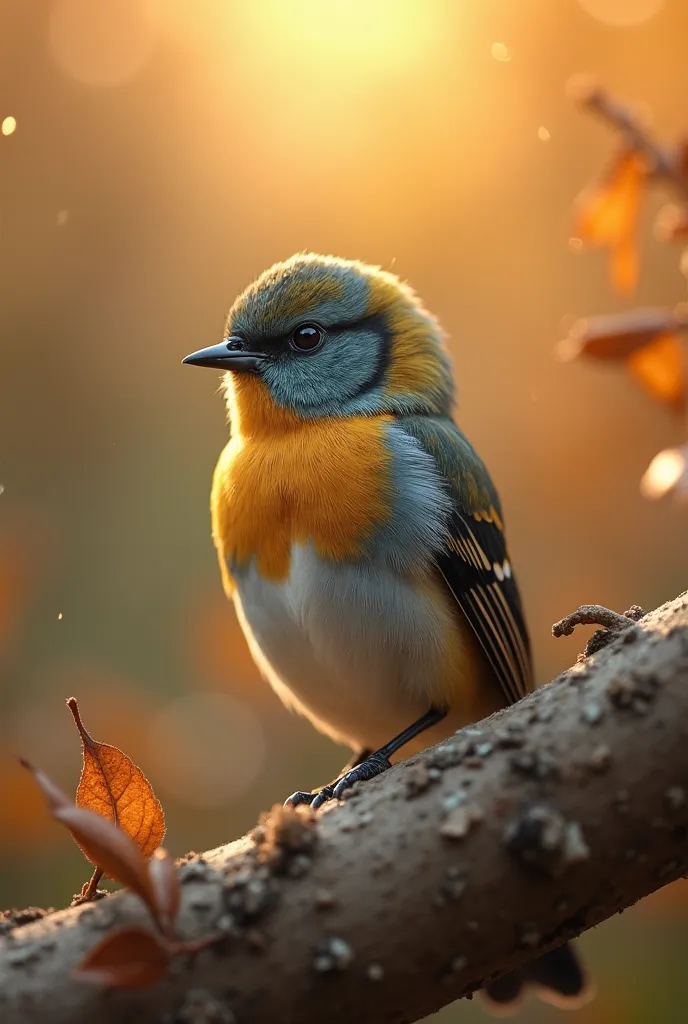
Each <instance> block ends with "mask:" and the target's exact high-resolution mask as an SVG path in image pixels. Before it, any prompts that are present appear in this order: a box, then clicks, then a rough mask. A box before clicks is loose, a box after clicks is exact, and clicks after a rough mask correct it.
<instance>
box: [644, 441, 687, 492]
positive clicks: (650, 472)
mask: <svg viewBox="0 0 688 1024" xmlns="http://www.w3.org/2000/svg"><path fill="white" fill-rule="evenodd" d="M640 490H641V492H642V494H643V495H644V497H646V498H650V499H652V500H654V501H657V500H658V499H659V498H664V497H665V496H666V495H668V494H671V495H672V496H673V497H674V498H675V499H676V500H677V501H679V502H681V503H683V504H688V445H684V446H683V447H682V448H665V449H664V451H662V452H659V453H658V454H657V455H655V457H654V459H653V460H652V462H651V463H650V465H649V466H648V467H647V469H646V470H645V473H644V475H643V478H642V480H641V481H640Z"/></svg>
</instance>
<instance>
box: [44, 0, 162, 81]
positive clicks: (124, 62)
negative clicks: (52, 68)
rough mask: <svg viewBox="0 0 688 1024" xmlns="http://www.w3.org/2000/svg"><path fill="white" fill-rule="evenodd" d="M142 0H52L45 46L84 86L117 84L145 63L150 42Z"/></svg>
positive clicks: (148, 13)
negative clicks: (47, 40)
mask: <svg viewBox="0 0 688 1024" xmlns="http://www.w3.org/2000/svg"><path fill="white" fill-rule="evenodd" d="M156 35H157V31H156V26H155V23H154V21H153V18H152V10H151V7H150V5H149V4H148V3H147V2H144V0H55V2H54V4H53V7H52V10H51V12H50V28H49V38H50V49H51V52H52V54H53V57H54V58H55V60H56V61H57V63H58V64H59V66H60V67H61V68H62V70H63V71H64V72H66V74H68V75H69V76H70V77H72V78H74V79H76V81H78V82H83V83H84V84H86V85H100V86H112V85H121V84H122V83H124V82H127V81H129V80H130V79H132V78H134V77H135V76H136V75H137V74H138V73H139V72H140V71H141V70H142V69H143V68H144V67H145V65H146V63H147V62H148V60H149V58H150V56H151V54H152V52H153V48H154V45H155V41H156Z"/></svg>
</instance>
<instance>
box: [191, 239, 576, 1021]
mask: <svg viewBox="0 0 688 1024" xmlns="http://www.w3.org/2000/svg"><path fill="white" fill-rule="evenodd" d="M184 362H185V363H191V364H193V365H195V366H208V367H213V368H214V369H218V370H223V371H228V372H227V373H226V374H225V376H224V389H225V395H226V401H227V406H228V411H229V422H230V432H231V437H230V440H229V443H228V444H227V446H226V448H225V449H224V451H223V452H222V454H221V455H220V459H219V462H218V464H217V467H216V469H215V474H214V478H213V485H212V494H211V512H212V528H213V539H214V542H215V545H216V547H217V552H218V556H219V562H220V571H221V573H222V579H223V584H224V588H225V591H226V593H227V595H228V596H229V597H230V598H231V599H232V600H233V601H234V606H235V609H236V613H237V616H238V618H239V622H240V623H241V627H242V629H243V632H244V635H245V636H246V639H247V641H248V644H249V647H250V649H251V652H252V654H253V657H254V659H255V661H256V663H257V665H258V667H259V668H260V669H261V671H262V673H263V674H264V675H265V676H266V677H267V679H268V681H269V682H270V684H271V685H272V687H273V689H274V690H275V691H276V693H277V694H278V696H279V697H280V698H281V700H282V701H283V702H284V703H285V704H286V705H287V706H288V707H290V708H293V709H294V710H296V711H298V712H299V713H301V714H302V715H305V716H306V717H307V718H308V719H310V721H311V722H312V723H313V725H314V726H315V727H316V728H317V729H319V730H320V731H321V732H324V733H326V734H327V735H328V736H330V737H331V738H332V739H333V740H335V741H337V742H339V743H344V744H347V745H349V746H350V747H351V748H352V750H353V751H354V757H353V758H352V760H351V762H350V763H349V765H348V766H347V767H346V768H345V769H344V770H343V772H342V774H341V775H340V776H339V777H338V778H337V779H336V780H335V781H334V782H333V783H331V784H330V785H327V786H324V787H322V788H320V789H318V790H315V791H313V792H305V791H299V792H297V793H294V794H293V795H292V796H291V797H289V799H288V801H287V803H288V804H291V805H292V806H296V805H298V804H301V803H308V804H310V805H311V807H313V808H317V807H319V806H321V805H322V804H323V803H324V802H325V801H327V800H330V799H332V798H335V799H336V798H339V797H340V796H341V795H342V793H343V792H344V791H345V790H346V789H347V788H349V787H350V786H352V785H353V784H354V783H356V782H360V781H362V780H365V779H370V778H372V777H374V776H376V775H379V774H380V773H381V772H383V771H385V770H386V769H387V768H389V767H390V764H391V761H390V759H391V758H392V757H393V756H394V755H395V754H396V753H397V752H398V751H399V750H400V749H401V748H402V747H403V748H404V749H405V751H408V752H411V751H414V750H419V749H422V748H423V747H427V746H429V745H430V744H431V743H434V742H437V741H438V740H440V739H443V738H445V737H447V736H449V735H452V734H453V733H454V732H455V731H456V729H458V728H460V727H461V726H464V725H466V724H467V723H469V722H474V721H477V720H479V719H480V718H483V717H484V716H485V715H488V714H490V713H491V712H493V711H495V710H497V709H498V708H500V707H504V706H505V705H507V704H511V703H513V702H515V701H517V700H519V699H520V698H521V697H523V696H524V695H525V694H526V693H527V692H528V691H529V690H530V689H531V687H532V668H531V655H530V644H529V640H528V632H527V628H526V624H525V620H524V616H523V611H522V607H521V601H520V597H519V592H518V588H517V585H516V580H515V578H514V573H513V569H512V566H511V562H510V560H509V556H508V553H507V548H506V541H505V537H504V526H503V521H502V512H501V507H500V502H499V497H498V495H497V491H496V489H495V487H494V484H493V483H492V480H491V479H490V476H489V474H488V472H487V470H486V468H485V466H484V465H483V463H482V462H481V460H480V458H479V457H478V455H477V454H476V452H475V450H474V449H473V447H472V446H471V445H470V444H469V442H468V441H467V440H466V438H465V437H464V435H463V434H462V433H461V431H460V430H459V428H458V427H457V426H456V425H455V423H454V422H453V419H452V406H453V400H454V385H453V379H452V372H451V365H450V362H449V358H448V354H447V352H446V349H445V346H444V338H443V332H442V330H441V328H440V325H439V323H438V321H437V320H436V318H435V317H434V316H433V315H432V314H431V313H429V312H428V310H426V309H425V307H424V306H423V304H422V302H421V301H420V299H419V298H418V296H417V295H416V294H415V292H414V291H413V290H412V289H411V288H410V287H409V286H408V285H407V284H405V283H403V282H402V281H400V280H399V279H398V278H397V277H396V276H395V275H393V274H391V273H388V272H387V271H384V270H381V269H380V268H378V267H373V266H369V265H367V264H365V263H361V262H358V261H354V260H344V259H339V258H337V257H333V256H320V255H316V254H313V253H299V254H297V255H295V256H292V257H291V258H290V259H288V260H286V261H284V262H281V263H276V264H275V265H274V266H273V267H271V268H270V269H269V270H266V271H265V272H264V273H263V274H261V275H260V277H258V279H257V280H256V281H254V282H253V284H251V285H249V287H248V288H246V290H245V291H244V292H243V293H242V294H241V295H239V297H238V298H237V299H236V301H235V302H234V305H233V306H232V308H231V309H230V311H229V315H228V318H227V324H226V330H225V334H224V340H223V341H222V342H220V344H218V345H212V346H210V347H209V348H204V349H201V350H200V351H198V352H194V353H193V354H192V355H189V356H187V357H186V359H184ZM528 983H530V984H532V985H534V986H536V987H537V988H538V990H539V991H540V993H541V994H542V995H543V996H544V997H547V996H549V997H550V998H551V1000H554V1001H557V1002H559V1003H563V1002H565V1001H566V1000H569V1002H570V1003H572V1002H574V1001H575V1002H576V1004H577V1005H579V1004H580V1001H581V997H582V996H583V994H584V991H585V988H586V985H585V978H584V975H583V972H582V969H581V967H580V966H579V963H578V961H577V959H576V956H575V954H574V953H573V951H572V949H571V947H570V946H562V947H560V948H559V949H556V950H553V951H552V952H551V953H546V954H544V955H543V956H541V957H539V958H538V959H537V960H535V961H534V962H533V963H532V964H529V965H527V966H526V967H524V968H521V969H520V970H519V971H516V972H512V973H511V974H509V975H506V976H505V977H503V978H501V979H498V980H497V981H496V982H494V983H492V984H491V985H489V986H488V988H487V995H488V997H489V998H490V999H491V1000H492V1002H493V1004H499V1005H500V1006H502V1007H504V1006H506V1005H509V1004H512V1003H513V1002H514V1001H515V1000H516V999H517V997H518V996H519V995H520V993H521V991H522V989H523V988H524V986H525V985H526V984H528Z"/></svg>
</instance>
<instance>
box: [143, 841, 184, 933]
mask: <svg viewBox="0 0 688 1024" xmlns="http://www.w3.org/2000/svg"><path fill="white" fill-rule="evenodd" d="M148 874H149V875H150V879H151V884H152V886H153V891H154V893H155V905H156V909H157V917H158V920H159V921H160V926H161V928H162V930H163V932H164V933H165V935H167V937H168V938H171V937H172V935H173V932H174V922H175V920H176V918H177V913H178V912H179V903H180V897H181V890H180V887H179V875H178V873H177V868H176V866H175V863H174V861H173V860H172V858H171V857H170V855H169V853H168V852H167V850H164V849H163V848H162V847H160V849H158V850H156V851H155V853H154V854H153V856H152V857H151V859H150V860H149V862H148Z"/></svg>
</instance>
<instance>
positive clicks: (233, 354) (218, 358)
mask: <svg viewBox="0 0 688 1024" xmlns="http://www.w3.org/2000/svg"><path fill="white" fill-rule="evenodd" d="M230 341H231V339H230ZM264 358H265V357H264V356H263V354H262V353H261V352H244V351H242V350H241V349H235V348H230V347H229V345H228V343H227V342H226V341H221V342H220V344H219V345H210V346H209V347H208V348H201V349H199V350H198V352H192V353H191V355H190V356H187V357H186V359H182V362H183V363H190V364H191V365H192V366H210V367H212V368H213V369H214V370H233V371H234V370H237V371H239V372H240V373H258V372H259V369H260V364H261V363H262V361H263V359H264Z"/></svg>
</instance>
